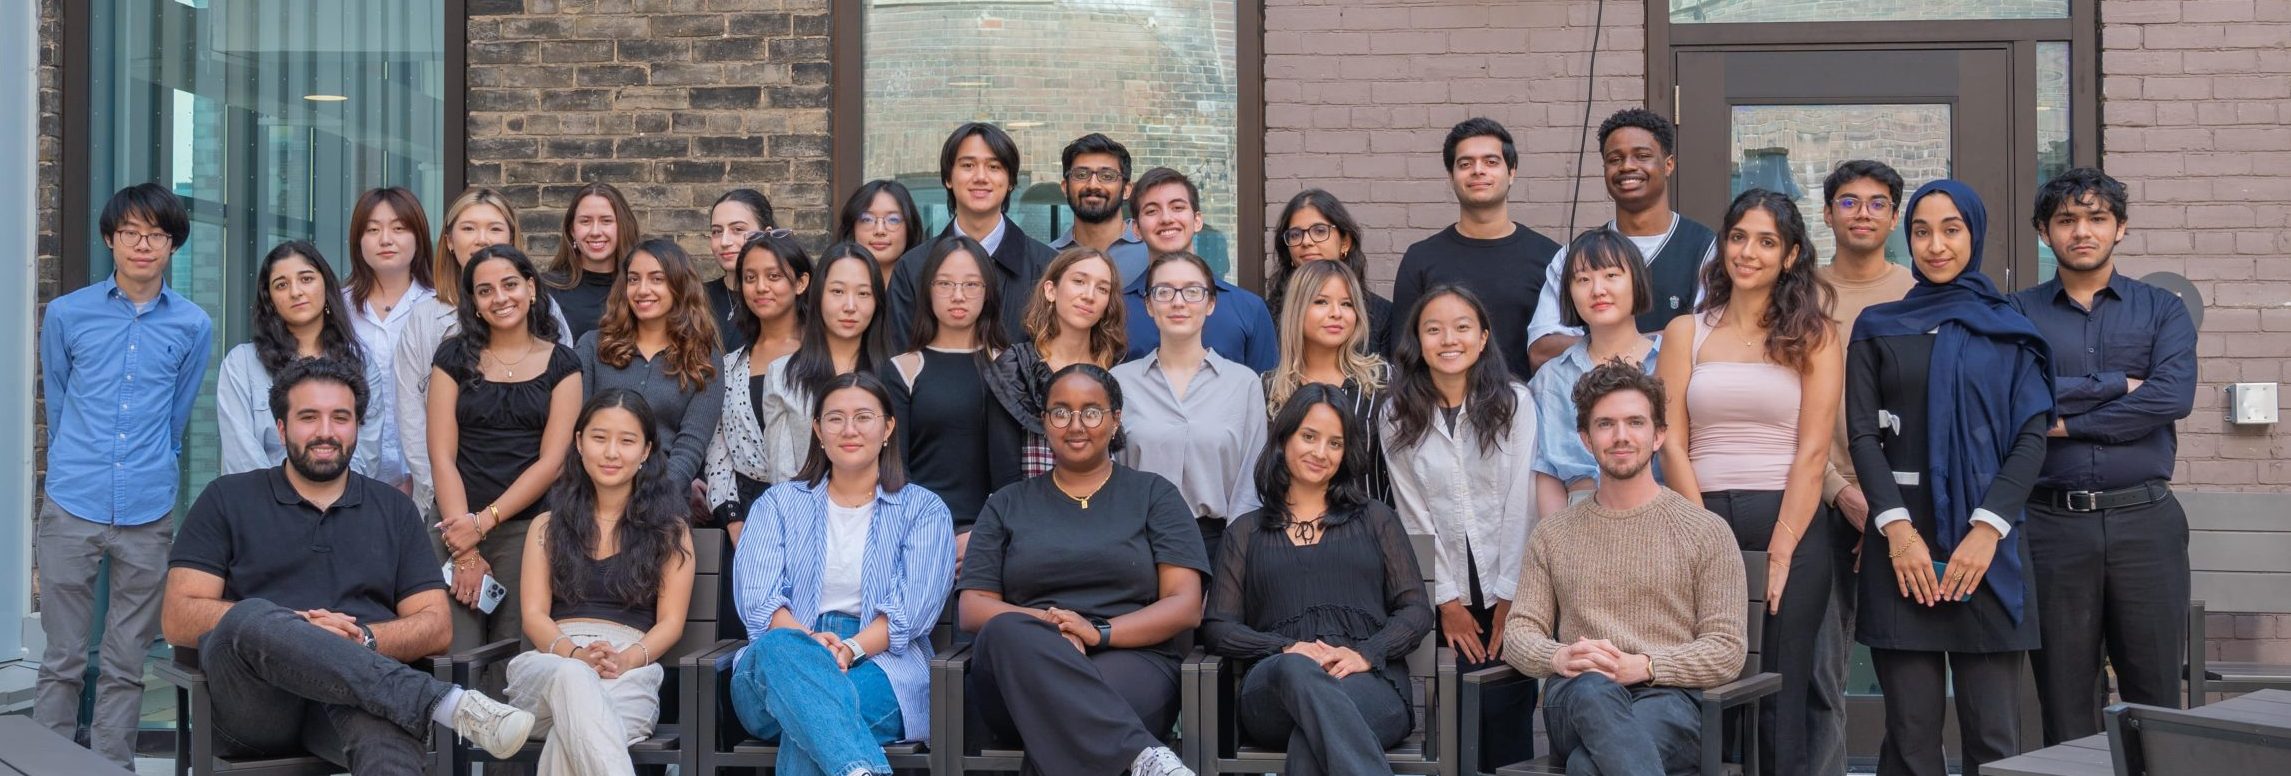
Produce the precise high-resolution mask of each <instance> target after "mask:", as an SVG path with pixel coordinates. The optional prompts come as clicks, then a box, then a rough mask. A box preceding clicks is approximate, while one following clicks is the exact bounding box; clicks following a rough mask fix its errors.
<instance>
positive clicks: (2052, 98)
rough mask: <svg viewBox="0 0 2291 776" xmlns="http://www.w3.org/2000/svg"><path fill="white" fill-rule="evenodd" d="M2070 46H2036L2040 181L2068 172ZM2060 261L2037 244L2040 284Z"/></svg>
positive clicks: (2046, 246) (2050, 248)
mask: <svg viewBox="0 0 2291 776" xmlns="http://www.w3.org/2000/svg"><path fill="white" fill-rule="evenodd" d="M2068 126H2069V125H2068V44H2067V43H2065V42H2056V43H2039V44H2036V182H2037V185H2039V186H2042V185H2044V183H2045V182H2046V181H2049V180H2052V176H2055V175H2059V174H2061V173H2062V172H2065V171H2067V170H2068V167H2069V163H2070V161H2069V160H2071V159H2074V158H2075V157H2073V156H2070V155H2069V145H2068ZM2057 263H2058V260H2057V259H2056V258H2055V257H2054V256H2053V255H2052V246H2050V245H2046V244H2044V240H2043V239H2038V240H2037V241H2036V281H2035V282H2038V283H2041V282H2044V281H2047V280H2051V279H2052V274H2053V268H2054V267H2055V266H2056V265H2057Z"/></svg>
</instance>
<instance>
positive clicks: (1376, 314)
mask: <svg viewBox="0 0 2291 776" xmlns="http://www.w3.org/2000/svg"><path fill="white" fill-rule="evenodd" d="M1275 223H1278V224H1280V225H1281V231H1280V232H1278V233H1276V234H1275V235H1274V237H1275V238H1277V239H1275V240H1273V255H1274V256H1276V257H1278V260H1276V261H1274V262H1273V276H1272V277H1271V278H1268V279H1267V281H1266V283H1265V292H1266V293H1267V294H1269V295H1270V296H1269V297H1267V298H1266V299H1265V306H1266V307H1269V308H1272V311H1273V319H1274V320H1282V316H1281V309H1282V308H1281V306H1282V304H1283V303H1285V302H1286V301H1287V300H1288V295H1289V293H1288V292H1289V273H1291V272H1295V271H1296V270H1297V268H1298V267H1301V266H1304V264H1305V263H1306V262H1311V261H1333V262H1337V263H1339V264H1343V265H1344V266H1345V267H1347V268H1350V269H1351V270H1352V274H1353V277H1356V278H1359V279H1361V281H1362V282H1366V281H1367V280H1368V257H1367V256H1366V255H1364V254H1362V253H1361V252H1360V222H1358V221H1354V220H1352V213H1351V212H1349V211H1346V210H1345V209H1344V203H1343V202H1342V201H1339V200H1338V199H1337V198H1336V195H1335V194H1330V193H1328V192H1326V191H1322V190H1320V189H1305V190H1304V191H1300V192H1297V195H1296V196H1294V197H1290V198H1289V205H1288V207H1284V208H1282V209H1281V220H1279V221H1276V222H1275ZM1360 299H1362V300H1364V301H1363V302H1362V307H1361V313H1362V318H1363V320H1364V322H1365V323H1366V325H1367V327H1368V346H1369V350H1371V351H1374V352H1376V353H1390V352H1392V341H1391V339H1390V337H1391V333H1390V329H1391V327H1392V300H1390V299H1386V298H1384V297H1381V296H1377V295H1375V294H1373V293H1371V294H1367V295H1365V296H1362V297H1360Z"/></svg>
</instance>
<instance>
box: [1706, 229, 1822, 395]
mask: <svg viewBox="0 0 2291 776" xmlns="http://www.w3.org/2000/svg"><path fill="white" fill-rule="evenodd" d="M1753 210H1761V211H1765V213H1766V215H1767V216H1768V217H1771V218H1773V219H1774V227H1775V229H1776V230H1778V231H1779V232H1780V233H1781V238H1782V245H1783V246H1784V247H1783V254H1784V255H1785V256H1787V257H1788V258H1786V259H1785V260H1784V261H1785V263H1784V264H1783V265H1782V273H1781V276H1780V277H1777V278H1775V279H1774V293H1773V296H1772V297H1771V298H1770V299H1769V300H1768V301H1767V303H1766V314H1765V316H1764V317H1763V318H1761V319H1760V320H1759V321H1758V325H1760V326H1763V327H1765V329H1766V358H1767V359H1768V360H1770V361H1773V362H1774V363H1777V364H1781V365H1783V366H1786V367H1789V368H1791V369H1794V370H1797V371H1799V372H1804V371H1806V369H1807V368H1808V365H1807V363H1806V362H1807V360H1808V359H1811V358H1812V357H1813V353H1814V351H1815V350H1816V349H1818V348H1820V347H1821V346H1822V345H1823V344H1824V343H1826V342H1828V341H1829V338H1830V337H1831V336H1832V335H1833V334H1834V333H1835V331H1836V329H1837V324H1836V323H1835V322H1833V321H1831V320H1830V307H1831V306H1832V305H1833V304H1834V303H1835V299H1836V296H1837V292H1836V291H1835V290H1833V289H1832V288H1831V287H1830V282H1829V281H1828V280H1824V279H1823V278H1822V276H1821V275H1820V274H1819V273H1817V272H1815V271H1814V263H1815V261H1814V260H1815V253H1814V241H1813V240H1812V239H1811V238H1809V237H1807V236H1806V219H1805V218H1803V217H1801V216H1799V215H1798V205H1797V203H1795V202H1791V201H1790V198H1789V197H1786V196H1783V195H1781V194H1779V193H1776V192H1772V191H1768V190H1766V189H1751V190H1749V191H1745V192H1742V195H1741V196H1738V197H1735V198H1734V204H1733V205H1731V206H1728V207H1727V208H1726V222H1725V223H1726V226H1725V227H1724V228H1721V229H1719V230H1718V235H1719V237H1718V239H1719V245H1720V246H1721V247H1720V249H1719V254H1720V256H1719V258H1718V260H1717V261H1713V262H1710V263H1709V264H1706V265H1703V268H1702V288H1703V298H1702V303H1701V304H1700V305H1697V306H1696V307H1695V311H1696V312H1697V313H1699V314H1709V313H1712V312H1715V311H1718V310H1722V309H1725V307H1726V304H1727V303H1728V302H1730V301H1733V298H1734V277H1733V276H1732V275H1729V274H1727V272H1726V264H1727V262H1726V257H1725V253H1726V247H1725V246H1727V245H1728V244H1729V243H1730V242H1731V240H1729V239H1728V237H1727V236H1728V235H1730V234H1732V233H1733V232H1734V228H1735V226H1737V225H1739V224H1741V223H1742V219H1743V217H1744V216H1747V215H1749V214H1750V212H1751V211H1753Z"/></svg>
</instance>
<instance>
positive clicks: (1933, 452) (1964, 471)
mask: <svg viewBox="0 0 2291 776" xmlns="http://www.w3.org/2000/svg"><path fill="white" fill-rule="evenodd" d="M1934 194H1942V195H1946V196H1947V197H1948V198H1949V199H1950V201H1952V202H1955V203H1956V205H1957V212H1958V213H1959V214H1961V215H1963V216H1964V219H1965V227H1966V229H1968V230H1970V231H1971V232H1972V235H1973V252H1972V256H1971V258H1969V259H1968V260H1967V261H1966V264H1965V271H1964V272H1961V273H1958V275H1957V277H1956V279H1954V280H1952V281H1950V282H1947V283H1935V282H1933V281H1932V280H1930V279H1927V278H1926V277H1925V269H1924V267H1923V266H1922V265H1918V264H1916V263H1912V264H1911V268H1912V269H1913V270H1914V271H1915V273H1916V275H1917V285H1916V287H1914V288H1911V289H1910V290H1909V295H1908V296H1906V297H1903V298H1902V300H1901V301H1899V302H1890V303H1886V304H1882V305H1877V306H1875V307H1871V308H1869V309H1868V310H1867V311H1865V312H1863V313H1862V315H1861V318H1860V319H1858V320H1856V321H1855V322H1854V327H1853V339H1854V341H1856V342H1859V341H1861V340H1865V339H1872V338H1876V337H1895V336H1908V335H1922V334H1925V333H1927V332H1932V333H1934V335H1935V336H1934V339H1933V360H1932V364H1931V365H1930V366H1929V367H1928V368H1927V372H1926V387H1925V409H1926V451H1927V453H1926V454H1927V455H1928V456H1930V457H1931V460H1930V461H1929V462H1928V463H1927V465H1926V473H1925V484H1926V487H1925V492H1926V493H1927V494H1928V495H1930V496H1931V497H1932V499H1933V527H1934V535H1935V536H1934V538H1935V539H1936V543H1937V544H1938V545H1939V546H1940V547H1939V548H1940V551H1941V552H1940V555H1939V557H1941V558H1942V559H1944V560H1946V559H1947V556H1948V555H1949V554H1950V553H1951V552H1954V551H1955V550H1956V549H1957V543H1958V542H1959V541H1960V540H1962V539H1964V538H1965V533H1966V532H1967V531H1970V530H1972V515H1973V510H1974V509H1975V508H1978V507H1979V506H1981V502H1982V500H1983V499H1985V498H1986V497H1987V496H1988V493H1989V484H1990V483H1991V482H1994V481H1995V480H1996V477H1997V470H1998V469H1999V468H2001V467H2002V465H2003V463H2004V459H2005V455H2006V454H2007V453H2008V452H2010V451H2011V450H2012V446H2013V443H2014V441H2015V439H2017V438H2018V437H2019V435H2020V430H2021V426H2022V425H2024V424H2026V423H2027V422H2028V419H2029V418H2031V417H2036V416H2038V415H2043V416H2046V418H2047V420H2048V421H2049V419H2050V417H2051V414H2052V369H2051V368H2050V367H2049V366H2048V363H2049V362H2050V361H2051V360H2052V350H2051V348H2049V347H2047V346H2046V345H2045V341H2044V336H2043V335H2042V334H2039V333H2038V332H2037V330H2036V325H2035V324H2032V323H2029V320H2028V318H2026V317H2024V316H2022V315H2021V314H2020V312H2018V311H2016V310H2014V309H2013V307H2012V303H2011V302H2009V301H2007V300H2006V299H2005V295H2004V294H2003V293H2002V292H2000V291H1998V290H1997V285H1996V283H1994V282H1991V281H1990V280H1989V278H1988V276H1987V275H1984V274H1981V243H1982V236H1983V235H1985V234H1987V230H1988V222H1989V213H1988V209H1987V208H1985V207H1983V206H1982V205H1981V197H1980V195H1978V194H1975V193H1973V189H1972V187H1970V186H1967V185H1965V184H1963V183H1960V182H1957V181H1954V180H1948V179H1943V180H1937V181H1934V182H1932V183H1928V184H1925V185H1924V186H1922V187H1919V188H1918V189H1917V193H1916V194H1913V195H1911V196H1910V197H1909V206H1908V208H1907V211H1908V212H1909V213H1911V214H1915V213H1916V212H1917V203H1918V202H1920V201H1922V200H1924V199H1925V198H1926V197H1928V196H1931V195H1934ZM1998 516H1999V517H2002V518H2004V519H2006V520H2007V521H2010V522H2011V523H2013V524H2014V525H2019V524H2020V523H2021V511H2020V507H2019V506H2018V505H2015V506H2014V508H2013V512H2012V513H2011V514H2004V515H1998ZM2020 540H2021V532H2020V531H2017V530H2016V531H2013V532H2012V533H2011V534H2009V535H2007V536H2006V537H2005V538H2004V539H2003V540H2002V541H2000V542H1998V543H1997V555H1996V558H1995V560H1993V561H1991V563H1990V566H1989V573H1988V577H1987V579H1986V582H1987V585H1988V587H1989V589H1990V590H1992V591H1995V592H1996V594H1997V597H1998V598H1999V599H2002V600H2003V601H2004V604H2005V610H2006V611H2007V612H2009V613H2011V615H2012V618H2013V621H2014V622H2015V623H2018V622H2020V620H2021V616H2022V612H2023V610H2024V607H2025V603H2026V602H2024V601H2023V600H2022V595H2021V594H2022V590H2023V587H2024V586H2023V579H2024V576H2025V575H2026V574H2027V573H2028V571H2027V569H2024V568H2022V567H2021V556H2020Z"/></svg>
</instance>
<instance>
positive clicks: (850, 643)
mask: <svg viewBox="0 0 2291 776" xmlns="http://www.w3.org/2000/svg"><path fill="white" fill-rule="evenodd" d="M843 648H844V649H848V650H851V662H853V663H857V662H859V661H861V660H866V659H867V648H865V647H862V646H859V637H857V636H853V637H851V638H848V639H844V640H843Z"/></svg>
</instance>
